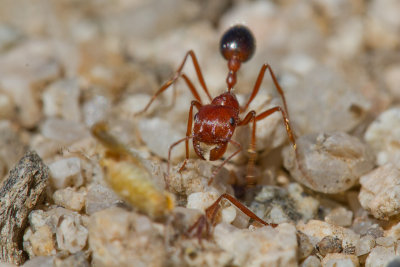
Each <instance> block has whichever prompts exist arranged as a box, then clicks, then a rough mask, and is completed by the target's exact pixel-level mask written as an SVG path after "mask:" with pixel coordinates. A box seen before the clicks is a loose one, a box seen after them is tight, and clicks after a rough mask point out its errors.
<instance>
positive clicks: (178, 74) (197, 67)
mask: <svg viewBox="0 0 400 267" xmlns="http://www.w3.org/2000/svg"><path fill="white" fill-rule="evenodd" d="M189 56H190V57H191V58H192V62H193V66H194V68H195V70H196V74H197V78H198V80H199V82H200V85H201V87H202V88H203V90H204V92H205V93H206V95H207V97H208V99H209V100H210V102H211V101H212V98H211V95H210V93H209V92H208V89H207V85H206V83H205V80H204V78H203V74H202V72H201V69H200V65H199V62H198V61H197V58H196V55H195V53H194V52H193V50H189V51H188V52H187V53H186V55H185V57H184V58H183V60H182V63H181V65H180V66H179V68H178V69H177V71H176V72H175V74H174V76H173V77H172V78H171V79H169V80H168V81H167V82H165V83H164V84H163V85H162V86H161V88H160V89H158V91H157V92H156V93H155V94H154V95H153V97H152V98H151V99H150V101H149V102H148V103H147V105H146V107H145V108H144V109H143V110H142V111H140V112H138V113H137V114H141V113H144V112H146V111H147V110H148V108H149V107H150V105H151V104H152V103H153V102H154V100H155V99H156V98H157V97H158V96H159V95H160V94H161V93H163V92H164V91H165V90H167V89H168V88H169V87H170V86H171V85H172V84H173V83H175V81H176V80H177V79H178V78H179V77H182V78H183V79H184V81H185V82H186V84H187V86H188V88H189V89H190V91H191V92H192V94H193V96H194V97H195V98H196V100H197V101H199V102H200V103H202V101H201V98H200V95H199V93H198V92H197V90H196V88H195V87H194V85H193V83H192V82H191V81H190V79H189V78H188V77H187V76H186V75H185V74H184V73H182V69H183V67H184V66H185V63H186V60H187V59H188V57H189Z"/></svg>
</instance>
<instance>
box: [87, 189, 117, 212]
mask: <svg viewBox="0 0 400 267" xmlns="http://www.w3.org/2000/svg"><path fill="white" fill-rule="evenodd" d="M120 202H122V199H121V198H120V197H119V196H118V195H117V194H116V193H115V192H114V191H112V190H111V189H110V188H109V187H107V186H105V185H101V184H97V183H93V184H90V185H89V187H88V191H87V195H86V202H85V212H86V213H87V214H89V215H92V214H93V213H95V212H98V211H100V210H104V209H107V208H109V207H112V206H115V205H116V204H118V203H120Z"/></svg>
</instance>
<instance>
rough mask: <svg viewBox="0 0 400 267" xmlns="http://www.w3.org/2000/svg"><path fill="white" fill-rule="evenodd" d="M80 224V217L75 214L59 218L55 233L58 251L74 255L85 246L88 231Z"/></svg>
mask: <svg viewBox="0 0 400 267" xmlns="http://www.w3.org/2000/svg"><path fill="white" fill-rule="evenodd" d="M82 223H83V222H82V218H81V216H80V215H77V214H70V215H64V216H61V217H60V219H59V221H58V225H57V231H56V240H57V246H58V249H60V250H64V251H68V252H69V253H76V252H78V251H81V250H82V249H83V248H84V247H85V246H86V242H87V238H88V230H87V229H86V228H85V227H84V226H83V225H82Z"/></svg>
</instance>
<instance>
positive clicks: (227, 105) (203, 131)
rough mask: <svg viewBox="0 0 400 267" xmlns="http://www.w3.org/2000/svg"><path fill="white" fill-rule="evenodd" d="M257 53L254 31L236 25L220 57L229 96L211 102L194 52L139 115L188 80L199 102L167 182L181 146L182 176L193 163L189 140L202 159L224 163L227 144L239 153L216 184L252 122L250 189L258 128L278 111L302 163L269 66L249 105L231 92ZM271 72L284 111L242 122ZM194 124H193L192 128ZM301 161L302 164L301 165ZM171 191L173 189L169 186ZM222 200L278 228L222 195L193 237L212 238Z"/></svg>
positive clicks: (224, 38) (252, 114) (253, 115)
mask: <svg viewBox="0 0 400 267" xmlns="http://www.w3.org/2000/svg"><path fill="white" fill-rule="evenodd" d="M254 51H255V40H254V37H253V34H252V33H251V31H250V30H249V29H248V28H247V27H245V26H243V25H236V26H233V27H231V28H230V29H228V30H227V31H226V32H225V33H224V35H223V36H222V38H221V41H220V52H221V54H222V56H223V57H224V58H225V59H226V60H227V61H228V70H229V72H228V76H227V78H226V84H227V91H226V92H224V93H222V94H221V95H219V96H217V97H215V98H214V99H213V98H212V97H211V95H210V93H209V92H208V89H207V86H206V83H205V81H204V78H203V74H202V72H201V69H200V66H199V63H198V61H197V58H196V55H195V53H194V52H193V51H192V50H190V51H188V52H187V53H186V55H185V57H184V59H183V61H182V63H181V65H180V66H179V68H178V70H177V71H176V72H175V75H174V76H173V77H172V78H171V79H170V80H168V81H167V82H166V83H164V84H163V85H162V86H161V88H160V89H159V90H158V91H157V92H156V93H155V94H154V95H153V97H152V98H151V99H150V101H149V102H148V104H147V105H146V107H145V108H144V109H143V110H142V111H141V112H139V113H143V112H146V111H147V109H148V108H149V107H150V105H151V104H152V103H153V101H154V100H155V99H156V98H157V96H159V95H160V94H161V93H163V92H164V91H165V90H166V89H168V88H169V87H170V86H171V85H172V84H174V83H175V81H176V80H177V79H178V78H183V80H184V81H185V83H186V85H187V86H188V88H189V90H190V91H191V93H192V94H193V96H194V98H195V99H196V100H193V101H192V102H191V105H190V109H189V118H188V123H187V131H186V136H185V137H184V138H182V139H180V140H178V141H177V142H175V143H173V144H172V145H171V146H170V148H169V152H168V167H167V168H168V169H167V178H169V169H170V160H171V151H172V149H173V148H174V147H175V146H177V145H178V144H180V143H182V142H183V141H184V142H185V146H186V158H185V161H184V162H183V164H182V166H181V167H180V169H179V172H181V171H182V170H183V169H184V167H185V165H186V163H187V161H188V159H189V140H190V139H193V147H194V150H195V152H196V154H197V155H198V156H199V157H200V158H201V159H203V160H207V161H214V160H218V159H220V158H221V157H222V156H223V155H224V154H225V152H226V149H227V147H228V143H230V144H232V145H234V146H236V147H237V150H236V151H235V152H234V153H233V154H231V155H230V156H228V157H227V158H226V159H225V160H224V161H223V162H222V163H221V164H220V165H219V166H218V167H217V168H216V169H215V170H214V172H213V175H212V177H211V178H210V180H209V183H208V184H209V185H210V184H211V183H212V181H213V179H214V177H215V176H216V174H217V173H218V172H219V171H220V169H221V168H222V167H223V166H224V164H225V163H227V162H228V161H229V160H230V159H232V158H233V157H234V156H235V155H237V154H238V153H239V152H240V151H241V150H242V147H241V145H240V144H239V143H238V142H235V141H233V140H232V139H231V138H232V136H233V133H234V132H235V129H236V127H239V126H245V125H248V124H250V123H252V124H253V125H252V134H251V142H250V147H249V154H250V159H249V162H248V167H247V176H246V180H247V184H248V185H251V183H252V182H253V181H254V180H253V178H252V175H253V173H252V172H253V168H254V161H255V157H256V151H255V148H256V125H257V121H260V120H262V119H265V118H267V117H268V116H270V115H271V114H273V113H275V112H280V113H281V115H282V117H283V122H284V123H285V126H286V132H287V134H288V137H289V140H290V142H291V143H292V146H293V149H294V151H295V155H296V160H297V161H298V151H297V146H296V141H295V136H294V134H293V131H292V127H291V126H290V122H289V116H288V109H287V105H286V99H285V95H284V92H283V90H282V88H281V87H280V85H279V83H278V80H277V78H276V76H275V74H274V72H273V70H272V68H271V66H270V65H269V64H264V65H262V67H261V69H260V71H259V74H258V77H257V80H256V83H255V85H254V87H253V91H252V93H251V95H250V98H249V99H248V100H247V103H246V104H245V105H244V106H242V107H240V106H239V102H238V101H237V99H236V96H235V94H234V93H233V92H232V89H233V87H234V86H235V84H236V73H237V72H238V71H239V69H240V66H241V64H242V63H244V62H246V61H248V60H249V59H250V58H251V57H252V55H253V54H254ZM188 57H191V59H192V62H193V65H194V68H195V71H196V74H197V78H198V80H199V82H200V85H201V87H202V89H203V90H204V92H205V94H206V95H207V97H208V99H209V101H210V102H211V103H210V104H203V102H202V101H201V98H200V95H199V93H198V92H197V90H196V88H195V87H194V85H193V83H192V82H191V81H190V79H189V78H188V77H187V76H186V75H185V74H184V73H183V72H182V69H183V67H184V65H185V63H186V60H187V59H188ZM267 70H268V71H269V74H270V76H271V78H272V81H273V83H274V85H275V87H276V89H277V91H278V93H279V94H280V96H281V98H282V102H283V108H282V107H281V106H275V107H273V108H270V109H268V110H266V111H264V112H262V113H260V114H257V113H256V112H255V111H254V110H252V111H249V112H248V113H247V114H246V115H245V116H244V118H243V119H241V118H240V117H239V115H240V114H241V113H244V112H246V110H247V109H248V107H249V105H250V103H251V102H252V101H253V100H254V98H255V97H256V95H257V93H258V91H259V89H260V85H261V82H262V81H263V78H264V74H265V72H266V71H267ZM194 107H195V108H196V109H197V110H198V112H197V113H196V114H195V115H194V119H193V108H194ZM193 120H194V125H193ZM298 162H299V161H298ZM299 167H300V170H301V171H302V172H303V170H302V167H301V166H300V164H299ZM166 182H167V188H168V181H166ZM222 199H226V200H228V201H230V202H231V203H232V204H234V205H235V206H236V207H237V208H239V209H240V210H241V211H242V212H243V213H245V214H246V215H247V216H249V217H250V218H251V219H252V220H254V221H257V222H259V223H261V224H263V225H269V226H272V227H276V226H277V225H276V224H269V223H266V222H265V221H263V220H262V219H260V218H259V217H258V216H257V215H255V214H254V213H253V212H252V211H250V210H249V209H248V208H247V207H246V206H244V205H243V204H241V203H240V202H239V201H238V200H236V199H235V198H234V197H233V196H231V195H229V194H223V195H221V196H220V197H219V198H218V199H217V200H216V201H215V202H214V203H213V204H212V205H211V206H210V207H208V208H207V209H206V211H205V215H204V216H202V217H200V218H199V219H198V220H197V222H196V223H195V224H194V225H193V226H192V227H190V228H189V231H188V232H189V233H193V232H194V233H195V234H196V235H197V236H198V237H199V238H200V235H201V233H202V231H203V228H204V227H206V229H207V233H209V225H213V224H214V222H215V220H216V215H217V212H218V210H219V208H220V205H219V203H220V202H221V201H222Z"/></svg>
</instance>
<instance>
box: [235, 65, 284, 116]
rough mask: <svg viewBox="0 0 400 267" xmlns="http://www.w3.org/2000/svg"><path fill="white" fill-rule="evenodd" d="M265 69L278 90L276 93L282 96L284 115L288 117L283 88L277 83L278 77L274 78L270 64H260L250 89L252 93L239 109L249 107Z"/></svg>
mask: <svg viewBox="0 0 400 267" xmlns="http://www.w3.org/2000/svg"><path fill="white" fill-rule="evenodd" d="M267 69H268V70H269V74H270V75H271V78H272V81H273V82H274V84H275V88H276V90H277V91H278V93H279V94H280V96H281V98H282V102H283V107H284V108H285V112H286V115H287V117H289V114H288V109H287V105H286V98H285V94H284V93H283V90H282V88H281V86H280V85H279V83H278V79H276V76H275V74H274V72H273V70H272V68H271V66H270V65H269V64H264V65H262V67H261V69H260V72H259V74H258V77H257V80H256V83H255V84H254V87H253V91H252V93H251V95H250V98H249V100H248V101H247V103H246V105H244V106H243V108H241V109H240V112H245V111H246V110H247V108H248V107H249V105H250V103H251V102H252V101H253V99H254V98H255V97H256V95H257V93H258V91H259V90H260V86H261V82H262V81H263V79H264V74H265V71H266V70H267Z"/></svg>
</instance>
